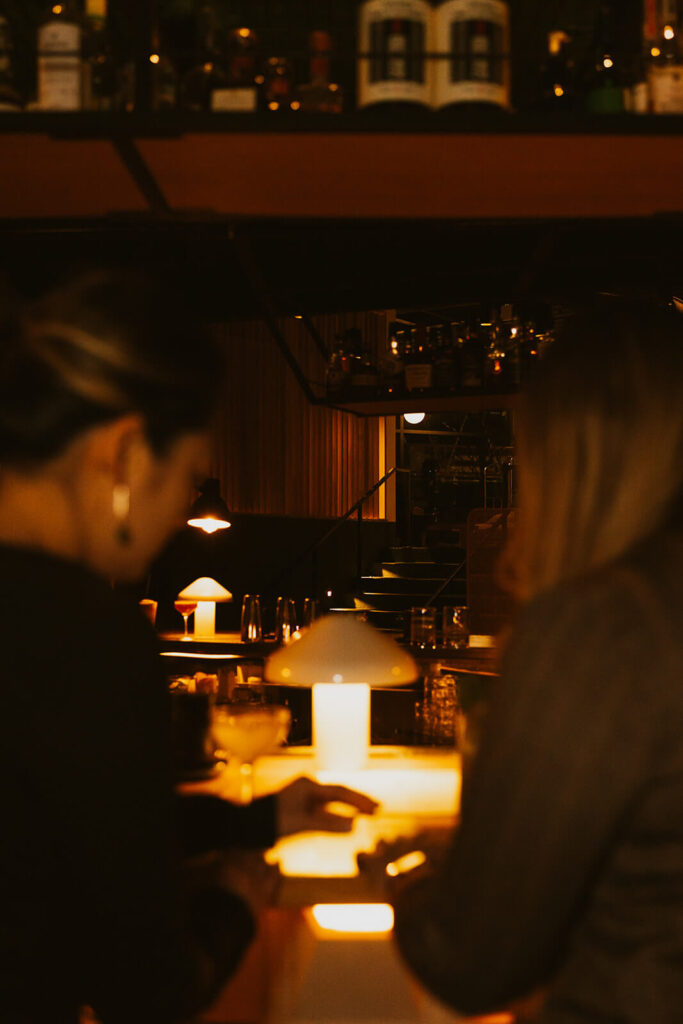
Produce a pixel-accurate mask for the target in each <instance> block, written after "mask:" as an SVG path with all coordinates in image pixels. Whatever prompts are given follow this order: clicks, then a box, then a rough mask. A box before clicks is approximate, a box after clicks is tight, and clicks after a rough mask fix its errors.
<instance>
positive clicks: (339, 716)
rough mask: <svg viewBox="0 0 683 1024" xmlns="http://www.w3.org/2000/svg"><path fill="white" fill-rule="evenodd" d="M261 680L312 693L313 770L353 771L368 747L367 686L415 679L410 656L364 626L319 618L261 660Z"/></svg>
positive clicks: (362, 761) (349, 619) (354, 621)
mask: <svg viewBox="0 0 683 1024" xmlns="http://www.w3.org/2000/svg"><path fill="white" fill-rule="evenodd" d="M265 674H266V679H268V680H269V681H270V682H272V683H280V684H281V685H286V686H306V687H308V686H310V687H312V689H313V700H312V715H313V747H314V752H315V756H316V761H317V764H318V767H319V768H321V769H323V770H327V771H329V770H332V771H339V770H342V771H357V770H358V769H362V768H364V767H365V766H366V764H367V758H368V748H369V745H370V687H371V686H400V685H402V684H405V683H411V682H413V680H414V679H416V678H417V676H418V669H417V665H416V664H415V662H414V660H413V659H412V658H411V656H410V655H409V654H408V653H407V652H406V651H404V650H402V648H401V647H399V645H398V644H397V643H396V642H395V641H394V640H392V639H390V638H389V637H387V636H385V635H384V634H383V633H380V631H379V630H377V629H375V628H374V627H373V626H369V625H368V624H367V623H366V622H362V621H359V620H358V619H355V618H352V617H351V616H346V615H328V616H325V617H324V618H322V619H318V620H317V621H316V622H314V623H313V625H312V626H311V628H310V629H309V630H308V631H307V632H306V633H305V634H304V635H303V636H302V637H301V639H300V640H295V641H294V643H290V644H288V645H287V646H286V647H282V648H281V649H280V650H278V651H276V652H275V654H272V655H271V656H270V658H269V659H268V661H267V662H266V672H265Z"/></svg>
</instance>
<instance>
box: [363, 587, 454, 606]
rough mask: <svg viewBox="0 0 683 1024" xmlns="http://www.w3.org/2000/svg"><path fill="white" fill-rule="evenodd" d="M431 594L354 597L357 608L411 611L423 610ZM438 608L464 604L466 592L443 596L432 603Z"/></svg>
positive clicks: (365, 595) (365, 594)
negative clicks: (446, 605)
mask: <svg viewBox="0 0 683 1024" xmlns="http://www.w3.org/2000/svg"><path fill="white" fill-rule="evenodd" d="M432 594H433V591H432V592H431V593H421V594H367V593H363V594H361V595H360V596H359V597H354V602H355V604H356V607H357V608H360V609H363V610H365V609H370V608H372V609H375V610H377V611H410V609H411V608H415V607H418V608H421V607H423V606H424V605H426V604H427V602H428V601H429V600H430V598H431V596H432ZM432 603H433V604H434V606H435V607H436V608H442V607H443V606H444V605H445V604H464V603H465V590H464V588H463V589H462V590H461V592H460V593H459V594H457V593H456V594H453V593H450V594H441V595H440V596H439V597H438V598H436V600H435V601H433V602H432Z"/></svg>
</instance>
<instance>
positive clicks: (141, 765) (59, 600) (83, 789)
mask: <svg viewBox="0 0 683 1024" xmlns="http://www.w3.org/2000/svg"><path fill="white" fill-rule="evenodd" d="M0 629H1V630H2V634H1V635H2V638H3V645H2V655H1V657H0V700H1V702H2V703H1V709H0V737H1V738H0V759H1V768H2V771H1V773H0V778H1V782H0V794H1V796H0V801H1V807H2V810H1V814H2V838H1V839H0V908H1V910H0V1020H2V1022H3V1024H14V1022H19V1021H20V1022H21V1024H29V1022H33V1021H36V1022H37V1021H41V1024H47V1022H48V1021H49V1022H50V1024H62V1022H69V1024H71V1022H73V1021H75V1020H76V1019H77V1008H78V1006H79V1005H83V1004H87V1005H91V1006H92V1007H93V1008H94V1009H95V1010H96V1012H97V1013H98V1015H99V1016H100V1017H101V1018H102V1019H103V1020H104V1021H105V1024H118V1022H121V1024H137V1022H140V1024H142V1022H144V1024H156V1022H166V1021H170V1020H174V1019H176V1018H178V1017H181V1016H182V1015H184V1014H186V1013H187V1012H189V1011H190V1010H194V1009H197V1008H198V1003H200V1002H201V1001H202V999H204V1000H205V999H206V998H208V997H209V996H210V995H212V994H213V992H214V991H215V989H216V986H217V985H219V984H220V982H221V981H222V980H224V979H225V977H226V975H227V974H228V973H229V972H230V971H231V970H232V969H233V968H234V966H235V965H236V963H237V962H238V960H239V957H240V956H241V954H242V951H243V949H244V947H245V945H246V944H247V943H248V941H249V939H250V938H251V935H252V931H253V923H252V921H251V917H250V914H249V912H248V910H247V908H246V906H245V905H244V904H243V903H242V902H241V900H239V899H237V897H233V896H232V895H231V894H228V893H226V892H224V891H220V890H213V891H211V892H204V893H199V894H197V893H195V894H194V895H193V896H192V898H189V897H187V898H186V899H183V900H182V901H181V897H180V895H179V893H180V886H179V875H178V861H179V856H180V853H182V852H185V853H193V854H194V853H200V852H202V851H207V850H210V849H217V848H220V847H223V846H228V845H230V846H233V845H242V846H257V847H260V846H262V847H265V846H268V845H270V844H271V843H272V842H273V841H274V816H275V815H274V799H273V798H266V799H264V800H260V801H255V803H254V804H253V805H251V806H250V807H247V808H243V807H234V806H233V805H231V804H228V803H226V802H225V801H222V800H218V799H216V798H212V797H201V798H195V797H186V798H183V799H180V800H179V799H177V798H175V797H174V796H173V790H172V785H171V769H170V751H169V733H170V730H169V696H168V690H167V687H166V685H165V681H164V677H163V674H162V669H161V663H160V659H159V658H158V657H157V653H156V637H155V634H154V631H153V630H152V628H151V626H150V624H149V623H148V622H147V620H146V619H145V618H144V616H142V615H141V614H140V613H139V611H138V609H137V608H136V607H135V606H133V605H129V604H128V603H126V602H125V601H124V600H123V599H122V598H121V597H120V596H118V595H117V594H116V593H114V592H113V591H112V590H111V588H110V587H109V586H108V585H107V584H106V583H105V582H104V581H102V580H101V579H99V578H98V577H96V576H95V575H93V574H91V573H90V572H88V571H86V570H85V569H83V568H82V567H80V566H78V565H75V564H72V563H69V562H66V561H62V560H60V559H58V558H54V557H51V556H48V555H45V554H42V553H38V552H33V551H28V550H22V549H19V548H9V547H3V546H0ZM181 903H182V905H181Z"/></svg>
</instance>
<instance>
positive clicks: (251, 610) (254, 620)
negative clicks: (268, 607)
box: [240, 594, 262, 644]
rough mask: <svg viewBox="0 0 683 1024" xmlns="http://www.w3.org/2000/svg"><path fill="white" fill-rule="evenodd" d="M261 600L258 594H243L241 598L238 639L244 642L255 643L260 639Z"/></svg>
mask: <svg viewBox="0 0 683 1024" xmlns="http://www.w3.org/2000/svg"><path fill="white" fill-rule="evenodd" d="M261 636H262V632H261V602H260V600H259V596H258V594H245V595H244V598H243V599H242V619H241V625H240V639H241V640H242V642H243V643H245V644H255V643H258V642H259V640H260V639H261Z"/></svg>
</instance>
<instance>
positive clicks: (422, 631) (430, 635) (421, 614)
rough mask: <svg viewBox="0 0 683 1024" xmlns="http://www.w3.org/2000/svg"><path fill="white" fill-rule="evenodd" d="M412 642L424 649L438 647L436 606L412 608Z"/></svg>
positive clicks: (414, 645)
mask: <svg viewBox="0 0 683 1024" xmlns="http://www.w3.org/2000/svg"><path fill="white" fill-rule="evenodd" d="M410 642H411V644H412V645H413V647H419V648H420V649H421V650H423V651H424V650H427V649H434V648H435V647H436V608H411V609H410Z"/></svg>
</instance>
